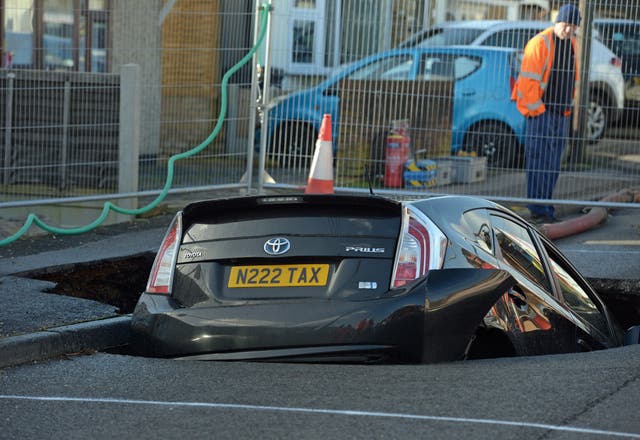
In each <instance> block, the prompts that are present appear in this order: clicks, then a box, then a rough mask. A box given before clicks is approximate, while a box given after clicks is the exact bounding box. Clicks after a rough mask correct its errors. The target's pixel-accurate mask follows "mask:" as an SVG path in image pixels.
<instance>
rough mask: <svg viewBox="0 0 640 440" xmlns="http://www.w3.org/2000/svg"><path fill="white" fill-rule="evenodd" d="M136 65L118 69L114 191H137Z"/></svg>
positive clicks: (132, 201) (125, 203) (128, 202)
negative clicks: (117, 119)
mask: <svg viewBox="0 0 640 440" xmlns="http://www.w3.org/2000/svg"><path fill="white" fill-rule="evenodd" d="M140 96H141V94H140V66H139V65H137V64H125V65H123V66H122V67H121V68H120V133H119V155H118V156H119V157H118V164H119V165H118V192H119V193H132V192H137V191H138V171H139V170H138V157H139V156H140V110H141V109H140ZM120 206H122V207H123V208H127V209H135V208H137V207H138V199H137V198H135V197H134V198H128V199H123V200H122V201H121V203H120Z"/></svg>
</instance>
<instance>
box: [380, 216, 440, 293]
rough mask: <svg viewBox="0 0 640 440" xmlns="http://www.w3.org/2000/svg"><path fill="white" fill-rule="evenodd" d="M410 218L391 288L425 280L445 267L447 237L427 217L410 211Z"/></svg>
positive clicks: (405, 223) (400, 247) (397, 255)
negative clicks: (432, 270) (417, 280)
mask: <svg viewBox="0 0 640 440" xmlns="http://www.w3.org/2000/svg"><path fill="white" fill-rule="evenodd" d="M407 215H408V219H406V220H405V221H404V227H403V230H402V232H401V235H400V246H399V247H398V252H397V254H396V261H395V264H394V268H393V276H392V279H391V288H397V287H401V286H404V285H405V284H407V283H408V282H411V281H413V280H415V279H418V278H420V277H423V276H424V275H426V274H427V272H428V271H429V269H436V268H440V267H442V261H443V256H444V249H445V246H446V238H445V236H444V234H442V232H441V231H440V230H439V229H438V228H437V227H436V226H435V225H434V224H433V223H432V222H431V221H430V220H429V219H427V218H426V217H425V216H421V215H420V214H418V213H417V212H416V211H412V210H411V209H408V210H407Z"/></svg>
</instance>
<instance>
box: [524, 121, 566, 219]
mask: <svg viewBox="0 0 640 440" xmlns="http://www.w3.org/2000/svg"><path fill="white" fill-rule="evenodd" d="M568 130H569V117H568V116H562V115H558V114H556V113H553V112H550V111H546V112H544V113H543V114H541V115H540V116H537V117H535V118H527V120H526V132H525V141H524V143H525V158H526V167H527V198H531V199H551V198H552V196H553V188H554V187H555V186H556V182H557V181H558V177H559V175H560V160H561V159H562V151H563V150H564V146H565V143H566V141H567V134H568ZM527 208H529V211H530V212H531V214H532V215H535V216H549V217H554V209H553V206H552V205H533V204H531V205H527Z"/></svg>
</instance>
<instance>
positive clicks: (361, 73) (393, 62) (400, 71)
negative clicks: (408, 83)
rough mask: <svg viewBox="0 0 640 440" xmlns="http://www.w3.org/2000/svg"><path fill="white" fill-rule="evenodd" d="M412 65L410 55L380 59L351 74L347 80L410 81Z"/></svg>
mask: <svg viewBox="0 0 640 440" xmlns="http://www.w3.org/2000/svg"><path fill="white" fill-rule="evenodd" d="M413 63H414V61H413V56H412V55H411V54H405V55H397V56H392V57H387V58H382V59H379V60H376V61H373V62H371V63H369V64H367V65H366V66H362V67H360V68H359V69H357V70H355V71H354V72H351V73H350V74H349V75H348V76H347V78H348V79H350V80H359V79H369V80H375V79H393V80H404V79H411V70H412V67H413Z"/></svg>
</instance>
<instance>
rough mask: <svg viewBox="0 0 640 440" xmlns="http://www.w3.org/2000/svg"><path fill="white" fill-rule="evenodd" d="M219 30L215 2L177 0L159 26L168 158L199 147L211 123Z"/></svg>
mask: <svg viewBox="0 0 640 440" xmlns="http://www.w3.org/2000/svg"><path fill="white" fill-rule="evenodd" d="M220 32H221V14H220V2H219V0H178V1H176V3H175V5H174V6H173V8H172V10H171V12H170V13H169V14H168V15H167V17H166V19H165V21H164V23H163V25H162V48H163V51H162V87H163V93H162V97H163V102H162V119H163V120H164V121H172V122H171V123H169V124H164V125H163V126H162V129H161V133H162V148H163V152H164V153H166V154H173V153H175V152H180V151H184V150H185V149H188V148H190V147H194V146H196V145H198V144H200V142H202V141H203V140H204V139H205V138H206V137H207V136H208V135H209V134H210V132H211V130H212V129H213V127H214V125H215V121H214V118H217V116H218V114H219V111H220V83H221V81H222V74H221V69H222V66H221V56H220V53H221V50H220V47H221V46H220V45H221V40H220ZM221 140H222V139H217V141H221Z"/></svg>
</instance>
